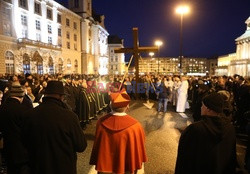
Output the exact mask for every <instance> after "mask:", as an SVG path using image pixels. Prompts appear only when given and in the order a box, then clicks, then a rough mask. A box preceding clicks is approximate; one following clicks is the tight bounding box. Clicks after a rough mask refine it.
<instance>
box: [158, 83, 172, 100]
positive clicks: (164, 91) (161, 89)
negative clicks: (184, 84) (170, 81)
mask: <svg viewBox="0 0 250 174" xmlns="http://www.w3.org/2000/svg"><path fill="white" fill-rule="evenodd" d="M158 91H159V92H160V93H159V98H168V97H169V95H170V88H169V87H166V86H165V85H164V83H161V85H160V86H159V87H158Z"/></svg>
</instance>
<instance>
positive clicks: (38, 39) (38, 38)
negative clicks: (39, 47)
mask: <svg viewBox="0 0 250 174" xmlns="http://www.w3.org/2000/svg"><path fill="white" fill-rule="evenodd" d="M36 40H37V41H41V34H40V33H36Z"/></svg>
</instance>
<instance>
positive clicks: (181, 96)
mask: <svg viewBox="0 0 250 174" xmlns="http://www.w3.org/2000/svg"><path fill="white" fill-rule="evenodd" d="M177 92H178V98H177V106H176V112H185V109H186V102H187V97H188V81H187V78H186V77H184V76H183V77H181V86H180V87H179V88H178V90H177Z"/></svg>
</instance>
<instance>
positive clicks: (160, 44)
mask: <svg viewBox="0 0 250 174" xmlns="http://www.w3.org/2000/svg"><path fill="white" fill-rule="evenodd" d="M162 44H163V42H162V41H160V40H156V41H155V45H156V46H157V47H158V74H159V66H160V64H159V57H160V47H161V46H162Z"/></svg>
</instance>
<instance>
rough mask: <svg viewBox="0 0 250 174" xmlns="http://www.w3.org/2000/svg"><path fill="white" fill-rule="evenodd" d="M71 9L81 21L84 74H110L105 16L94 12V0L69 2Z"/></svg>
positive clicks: (72, 0) (70, 0)
mask: <svg viewBox="0 0 250 174" xmlns="http://www.w3.org/2000/svg"><path fill="white" fill-rule="evenodd" d="M69 9H71V10H72V11H73V12H75V13H76V14H78V15H80V16H81V17H82V19H81V43H82V45H81V51H82V55H81V60H82V73H84V74H102V75H103V74H108V43H107V39H108V35H109V33H108V32H107V30H106V29H105V26H104V19H105V17H104V16H103V15H98V14H95V13H94V12H93V11H92V0H69Z"/></svg>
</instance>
